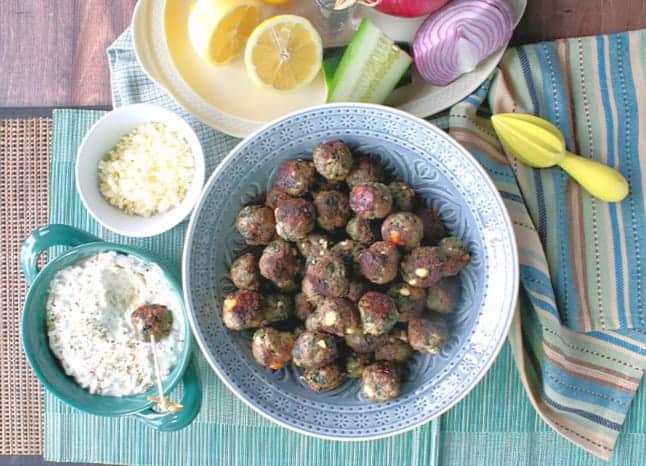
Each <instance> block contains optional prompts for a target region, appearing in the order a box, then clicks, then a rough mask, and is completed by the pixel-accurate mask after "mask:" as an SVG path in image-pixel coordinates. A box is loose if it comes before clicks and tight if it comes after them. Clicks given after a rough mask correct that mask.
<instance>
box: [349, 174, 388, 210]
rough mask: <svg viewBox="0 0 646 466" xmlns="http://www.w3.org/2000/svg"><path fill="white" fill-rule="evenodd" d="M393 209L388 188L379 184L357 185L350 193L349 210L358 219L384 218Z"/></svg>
mask: <svg viewBox="0 0 646 466" xmlns="http://www.w3.org/2000/svg"><path fill="white" fill-rule="evenodd" d="M392 207H393V197H392V195H391V194H390V190H389V189H388V186H386V185H384V184H381V183H359V184H358V185H356V186H354V187H353V188H352V192H351V193H350V208H351V209H352V211H353V212H354V213H355V214H357V215H358V216H359V217H363V218H368V219H370V218H384V217H385V216H386V215H388V214H389V213H390V211H391V209H392Z"/></svg>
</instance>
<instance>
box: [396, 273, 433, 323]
mask: <svg viewBox="0 0 646 466" xmlns="http://www.w3.org/2000/svg"><path fill="white" fill-rule="evenodd" d="M388 296H390V297H391V298H393V300H394V301H395V305H396V306H397V310H398V311H399V320H400V321H401V322H407V321H409V320H410V319H412V318H414V317H419V316H420V315H421V313H422V311H423V310H424V301H425V299H426V293H425V291H424V288H418V287H416V286H410V285H407V284H406V283H397V284H394V285H391V286H390V288H388Z"/></svg>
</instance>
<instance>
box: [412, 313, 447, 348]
mask: <svg viewBox="0 0 646 466" xmlns="http://www.w3.org/2000/svg"><path fill="white" fill-rule="evenodd" d="M447 341H448V334H447V330H446V324H445V323H444V321H441V320H439V319H427V318H417V319H412V320H410V321H409V322H408V342H409V343H410V345H411V346H412V347H413V349H415V350H417V351H419V352H420V353H427V354H437V353H438V352H439V351H440V349H442V346H444V345H445V344H446V342H447Z"/></svg>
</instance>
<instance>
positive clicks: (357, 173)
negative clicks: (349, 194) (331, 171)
mask: <svg viewBox="0 0 646 466" xmlns="http://www.w3.org/2000/svg"><path fill="white" fill-rule="evenodd" d="M383 178H384V169H383V167H382V166H381V164H380V163H379V162H377V161H376V160H374V159H373V158H371V157H369V156H367V155H360V156H359V157H357V159H356V161H355V163H354V167H352V170H351V171H350V173H349V174H348V176H347V177H346V179H345V182H346V183H348V185H349V186H350V188H354V187H355V186H356V185H358V184H360V183H379V182H381V181H383Z"/></svg>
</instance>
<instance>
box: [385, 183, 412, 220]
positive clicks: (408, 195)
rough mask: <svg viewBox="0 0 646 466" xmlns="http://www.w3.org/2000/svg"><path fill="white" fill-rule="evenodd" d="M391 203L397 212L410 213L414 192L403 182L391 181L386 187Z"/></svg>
mask: <svg viewBox="0 0 646 466" xmlns="http://www.w3.org/2000/svg"><path fill="white" fill-rule="evenodd" d="M388 189H390V194H392V196H393V203H394V204H395V208H396V209H397V210H403V211H407V212H409V211H411V210H413V205H414V204H415V190H414V189H413V188H411V187H410V186H409V185H408V184H406V183H404V182H403V181H393V182H392V183H390V184H389V185H388Z"/></svg>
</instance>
